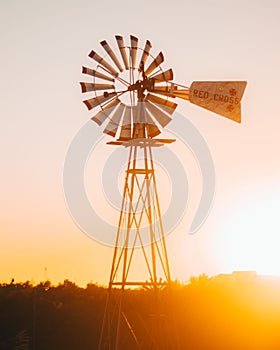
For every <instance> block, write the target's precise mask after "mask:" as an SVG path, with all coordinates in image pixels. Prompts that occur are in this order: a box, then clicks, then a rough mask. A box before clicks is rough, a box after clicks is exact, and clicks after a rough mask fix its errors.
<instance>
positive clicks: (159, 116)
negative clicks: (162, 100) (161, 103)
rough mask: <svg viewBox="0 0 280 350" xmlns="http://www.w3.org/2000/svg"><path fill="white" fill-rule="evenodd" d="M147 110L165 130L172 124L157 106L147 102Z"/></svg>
mask: <svg viewBox="0 0 280 350" xmlns="http://www.w3.org/2000/svg"><path fill="white" fill-rule="evenodd" d="M146 108H147V110H148V111H149V113H150V114H151V116H152V117H153V118H155V120H156V121H157V122H158V123H159V124H160V126H161V127H163V128H164V127H165V126H166V125H167V124H168V123H169V122H171V118H170V117H169V116H168V115H167V114H165V113H164V112H163V111H162V110H161V109H160V108H158V107H157V106H156V105H154V104H152V103H150V102H148V101H147V102H146Z"/></svg>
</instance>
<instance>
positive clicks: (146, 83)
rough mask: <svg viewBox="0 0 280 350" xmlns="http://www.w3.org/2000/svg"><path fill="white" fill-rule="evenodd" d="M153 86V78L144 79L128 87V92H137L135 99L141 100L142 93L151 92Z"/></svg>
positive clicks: (143, 95)
mask: <svg viewBox="0 0 280 350" xmlns="http://www.w3.org/2000/svg"><path fill="white" fill-rule="evenodd" d="M154 86H155V80H154V79H153V78H150V79H149V78H146V77H144V78H143V80H137V81H136V83H135V84H132V85H130V86H129V87H128V91H137V97H138V98H139V99H142V98H144V97H145V94H144V92H145V91H146V90H147V91H152V90H153V89H154Z"/></svg>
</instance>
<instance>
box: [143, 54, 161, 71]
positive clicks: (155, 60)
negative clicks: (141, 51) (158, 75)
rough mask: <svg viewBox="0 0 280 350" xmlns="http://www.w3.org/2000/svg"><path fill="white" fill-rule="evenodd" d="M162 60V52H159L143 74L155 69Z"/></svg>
mask: <svg viewBox="0 0 280 350" xmlns="http://www.w3.org/2000/svg"><path fill="white" fill-rule="evenodd" d="M163 61H164V57H163V53H162V52H160V53H159V54H158V55H157V57H156V58H155V59H154V60H153V62H152V63H151V64H150V65H149V67H148V68H147V69H146V71H145V75H147V76H148V75H149V74H151V73H152V72H153V70H155V69H156V68H157V67H158V66H159V65H160V64H161V63H162V62H163Z"/></svg>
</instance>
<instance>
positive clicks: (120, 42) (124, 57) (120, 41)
mask: <svg viewBox="0 0 280 350" xmlns="http://www.w3.org/2000/svg"><path fill="white" fill-rule="evenodd" d="M115 38H116V40H117V44H118V47H119V50H120V53H121V56H122V60H123V63H124V66H125V69H129V63H128V58H127V54H126V50H125V46H124V41H123V37H122V36H120V35H116V36H115Z"/></svg>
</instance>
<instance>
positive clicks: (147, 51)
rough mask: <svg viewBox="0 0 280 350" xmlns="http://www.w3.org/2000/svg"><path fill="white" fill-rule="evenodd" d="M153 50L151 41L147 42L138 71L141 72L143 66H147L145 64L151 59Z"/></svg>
mask: <svg viewBox="0 0 280 350" xmlns="http://www.w3.org/2000/svg"><path fill="white" fill-rule="evenodd" d="M151 48H152V44H151V43H150V41H149V40H147V41H146V44H145V47H144V51H143V53H142V57H141V60H140V63H139V67H138V71H139V72H140V71H141V66H142V65H143V66H144V65H145V63H146V61H147V58H148V57H149V53H150V50H151Z"/></svg>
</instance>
